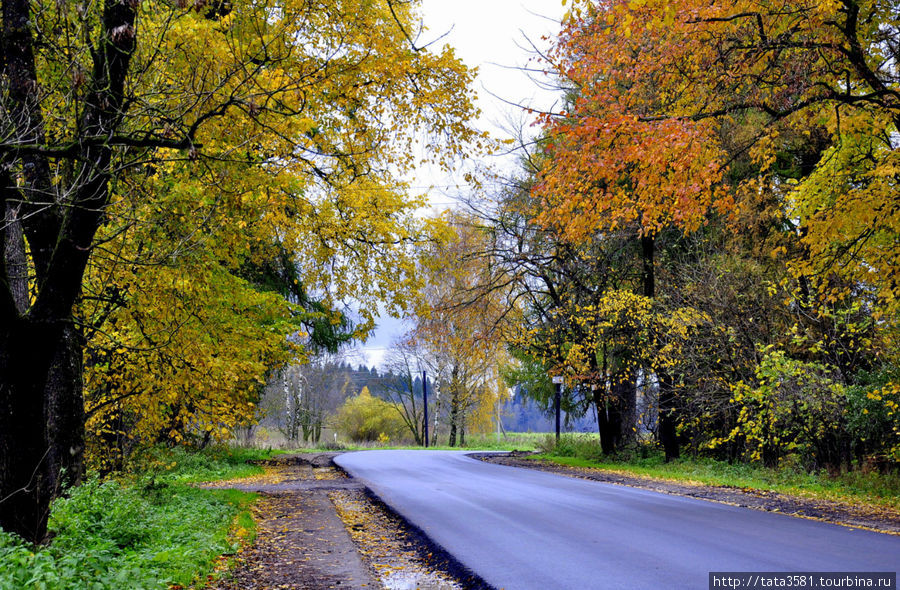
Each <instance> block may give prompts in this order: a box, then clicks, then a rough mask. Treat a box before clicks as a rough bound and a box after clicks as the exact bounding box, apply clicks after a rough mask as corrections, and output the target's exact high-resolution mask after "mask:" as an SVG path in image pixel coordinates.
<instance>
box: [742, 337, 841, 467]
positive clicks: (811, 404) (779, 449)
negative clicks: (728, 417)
mask: <svg viewBox="0 0 900 590" xmlns="http://www.w3.org/2000/svg"><path fill="white" fill-rule="evenodd" d="M764 352H765V354H764V356H763V358H762V361H761V362H760V364H759V366H758V367H757V369H756V385H755V386H751V385H747V384H745V383H743V382H741V383H738V384H737V385H735V386H734V387H733V399H732V402H733V403H734V404H736V405H737V407H738V408H739V413H738V418H737V426H736V427H735V428H734V430H733V431H732V432H731V433H730V435H729V436H728V437H727V439H725V440H727V441H731V442H733V441H735V440H743V441H745V444H746V448H747V451H748V453H749V456H750V459H751V460H753V461H762V463H763V464H764V465H766V466H767V467H775V466H777V465H778V463H779V461H781V460H782V459H783V458H785V457H791V458H792V459H793V460H795V461H798V462H800V463H802V464H803V465H804V466H806V467H808V468H813V469H815V468H821V467H832V468H837V467H841V466H849V464H850V459H851V449H852V439H851V436H850V434H849V432H848V430H847V420H846V416H845V414H846V409H845V407H846V401H847V391H846V387H845V386H844V385H843V384H842V383H840V382H839V381H837V380H836V379H834V378H833V376H832V374H831V371H829V369H828V368H827V367H826V366H824V365H822V364H820V363H815V362H804V361H799V360H795V359H792V358H789V357H788V356H787V355H785V353H784V352H782V351H778V350H773V349H766V350H765V351H764Z"/></svg>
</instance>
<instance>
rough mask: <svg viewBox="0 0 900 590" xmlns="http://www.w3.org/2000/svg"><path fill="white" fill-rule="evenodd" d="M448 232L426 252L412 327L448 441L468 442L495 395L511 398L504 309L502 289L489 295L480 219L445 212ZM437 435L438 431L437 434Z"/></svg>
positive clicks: (492, 408)
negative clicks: (505, 375)
mask: <svg viewBox="0 0 900 590" xmlns="http://www.w3.org/2000/svg"><path fill="white" fill-rule="evenodd" d="M448 217H449V220H448V222H449V223H448V227H449V229H450V234H449V236H448V237H447V238H446V240H445V242H444V243H440V244H436V245H434V246H433V247H432V248H431V249H429V250H427V251H426V252H424V253H423V256H422V265H421V270H422V272H423V274H424V275H425V276H426V277H427V278H426V286H425V288H424V290H423V293H422V301H421V302H420V305H419V308H418V310H417V314H416V318H415V322H416V323H415V327H414V329H413V333H414V338H415V343H416V346H417V348H418V349H419V350H420V351H421V352H420V354H421V357H422V360H423V363H424V365H426V366H427V369H428V373H429V374H430V375H432V376H433V377H432V378H433V379H434V381H435V384H436V390H437V391H436V393H439V394H440V395H443V396H446V397H447V399H446V404H447V406H448V410H449V417H448V422H449V435H448V442H449V445H450V446H451V447H452V446H456V445H457V444H460V445H464V444H465V435H466V432H467V430H469V429H473V428H477V427H479V426H481V425H484V424H486V423H489V421H490V415H491V413H492V412H494V411H495V410H496V403H495V402H496V401H497V400H498V398H500V397H502V396H504V395H506V388H505V386H504V385H503V382H502V378H501V376H500V367H501V366H502V365H503V364H504V363H505V361H506V354H505V350H504V345H503V340H502V337H501V335H502V333H503V332H502V328H503V324H502V322H503V318H504V315H505V314H504V312H505V311H506V309H505V308H504V306H503V305H502V297H501V294H500V293H499V292H497V293H494V294H493V296H490V295H488V296H485V294H484V293H482V292H481V290H480V288H479V287H480V285H482V284H485V282H486V278H487V277H486V275H487V273H488V267H487V260H486V259H485V258H484V257H480V256H476V255H473V253H477V252H481V251H483V249H484V239H485V238H486V233H485V231H484V228H483V227H480V226H479V224H478V223H477V221H476V220H474V219H472V218H470V217H466V216H465V215H463V214H454V213H451V214H448ZM435 435H436V433H435Z"/></svg>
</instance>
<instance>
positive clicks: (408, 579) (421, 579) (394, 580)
mask: <svg viewBox="0 0 900 590" xmlns="http://www.w3.org/2000/svg"><path fill="white" fill-rule="evenodd" d="M381 583H382V584H384V587H385V589H386V590H456V589H457V588H461V586H460V585H459V584H456V583H455V582H448V581H446V580H441V579H437V578H435V576H433V575H430V574H427V573H421V572H418V573H417V572H394V573H392V574H388V575H387V576H384V577H382V578H381Z"/></svg>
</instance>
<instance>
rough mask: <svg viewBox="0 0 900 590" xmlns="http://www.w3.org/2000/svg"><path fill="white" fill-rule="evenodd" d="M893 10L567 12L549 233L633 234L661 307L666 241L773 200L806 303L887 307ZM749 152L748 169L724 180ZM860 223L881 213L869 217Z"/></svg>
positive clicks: (744, 6)
mask: <svg viewBox="0 0 900 590" xmlns="http://www.w3.org/2000/svg"><path fill="white" fill-rule="evenodd" d="M892 10H893V8H892V7H890V6H888V5H885V4H879V3H874V2H855V1H850V0H848V1H835V2H808V3H800V4H796V3H792V4H790V5H787V4H785V3H783V2H761V3H760V2H746V3H741V2H737V3H735V2H728V3H724V2H714V3H699V2H695V1H693V0H685V1H683V2H674V3H673V2H654V1H650V2H648V1H643V0H639V1H628V2H625V1H621V2H619V1H617V2H609V3H597V2H590V1H583V2H582V1H575V2H573V3H571V14H570V18H569V19H568V20H567V23H566V27H565V30H564V32H563V34H562V35H561V37H560V39H559V43H558V45H557V47H556V49H555V51H554V52H553V53H552V55H551V58H550V61H551V65H552V69H553V71H554V72H555V73H556V74H557V75H558V76H560V77H561V78H562V79H565V80H566V81H567V82H568V84H569V85H571V86H572V87H573V88H574V92H573V96H574V100H573V101H572V104H571V105H570V107H569V108H567V109H566V110H565V112H563V113H560V114H558V115H550V116H548V117H547V118H546V121H545V130H546V132H547V134H548V140H549V142H550V147H549V152H550V154H551V157H550V158H549V160H548V162H549V164H548V166H547V167H546V168H545V170H544V171H543V173H542V178H541V181H540V183H539V184H538V185H537V187H536V193H537V194H539V195H540V196H541V197H542V198H543V199H545V202H546V203H547V205H548V210H547V212H546V214H545V221H546V223H548V224H556V225H558V226H559V227H561V228H562V231H564V232H565V233H566V234H567V235H569V236H571V237H572V238H573V239H576V240H577V239H581V238H583V237H584V236H587V235H590V233H591V232H595V231H601V232H602V231H609V230H610V229H612V228H616V227H621V226H622V225H623V224H626V223H634V224H636V227H637V229H638V235H639V236H640V239H641V241H642V244H643V246H644V252H645V260H646V261H647V264H646V267H647V270H648V272H647V273H646V277H647V278H646V280H645V289H644V294H645V295H647V296H654V295H655V293H656V291H657V288H656V287H657V286H656V284H655V281H653V280H652V278H653V274H652V270H653V263H654V260H653V253H654V250H655V248H654V247H653V246H654V243H653V239H654V237H655V236H656V235H658V232H659V231H660V230H661V229H663V228H666V227H671V228H674V229H677V230H679V231H681V232H685V233H690V232H693V231H696V230H697V229H698V228H700V227H701V226H702V225H703V224H704V223H705V222H706V221H708V220H709V219H710V216H711V214H715V213H719V214H726V213H727V214H728V216H729V217H730V218H732V219H740V218H741V216H742V215H744V214H745V213H746V212H747V211H746V210H747V208H748V207H754V206H756V205H757V204H759V203H760V202H761V199H760V198H759V196H760V195H765V196H766V197H767V198H768V197H771V200H772V201H773V202H776V203H777V204H778V205H779V206H780V208H781V210H782V213H783V214H784V218H785V219H786V220H790V221H791V223H787V224H785V225H786V226H787V227H790V226H791V225H793V226H794V227H795V230H796V236H797V238H799V241H800V242H801V244H802V247H801V248H799V249H795V250H794V252H796V253H797V256H796V257H795V258H794V259H793V260H792V261H791V268H792V271H793V272H794V274H795V277H796V280H797V282H798V291H797V293H796V297H797V300H798V305H800V306H801V307H803V308H805V309H809V308H810V306H817V305H820V304H821V303H822V301H825V302H826V304H827V303H836V302H843V303H846V304H849V305H850V306H851V307H852V303H851V302H849V301H848V300H847V296H848V295H850V298H851V299H852V298H853V297H854V295H852V294H853V293H854V289H855V287H854V285H864V284H869V285H872V286H873V287H874V288H875V289H876V290H877V293H878V298H879V302H878V306H884V307H885V308H886V309H891V308H892V306H893V303H892V301H893V299H894V296H893V294H892V293H893V291H892V289H893V287H892V286H891V285H892V283H891V281H890V280H886V279H885V277H889V276H892V274H894V273H893V268H892V266H891V264H892V262H891V261H892V260H893V261H894V262H896V260H897V257H896V252H893V251H892V250H891V248H890V247H888V246H886V244H887V243H889V242H890V241H891V239H892V238H890V237H889V236H891V235H894V233H893V232H895V229H894V228H895V223H894V219H893V214H892V213H891V211H893V208H891V207H889V206H887V204H886V203H887V202H886V201H884V199H885V198H887V199H888V200H890V197H889V196H888V195H890V194H891V190H892V189H890V188H889V186H888V185H891V186H892V184H891V183H893V182H895V180H891V179H895V176H896V175H895V174H894V173H893V172H892V171H891V170H892V166H893V165H892V164H890V162H891V158H892V156H893V153H894V152H895V151H896V149H895V140H896V129H897V122H898V118H897V112H898V111H897V108H898V102H897V82H898V80H897V77H896V73H895V72H894V71H893V70H892V68H891V66H890V65H889V64H892V63H893V62H894V61H895V59H896V52H897V44H896V43H895V42H894V41H893V40H894V39H896V33H897V31H896V24H895V23H893V22H892V21H891V14H892V12H891V11H892ZM786 138H791V139H790V141H794V142H796V143H797V144H801V145H803V147H804V148H805V149H793V147H790V146H789V142H788V141H786ZM729 143H730V144H732V145H731V146H729V145H727V144H729ZM735 144H739V145H735ZM729 147H730V148H733V149H728V148H729ZM786 148H788V149H786ZM744 154H746V155H749V158H745V159H744V160H745V162H748V163H749V164H750V165H749V166H748V167H747V168H746V169H745V170H743V171H741V173H740V174H737V175H732V174H731V172H732V171H733V165H734V164H735V163H736V161H735V160H736V156H740V155H744ZM864 154H865V155H864ZM785 156H790V157H794V158H795V159H794V160H790V159H789V158H786V157H785ZM851 162H856V163H858V164H860V165H855V164H851ZM730 165H731V166H732V168H730ZM839 169H840V170H841V174H837V171H838V170H839ZM726 181H727V182H726ZM885 183H887V184H885ZM862 187H865V188H862ZM857 188H860V189H861V190H862V191H864V192H865V197H862V196H861V193H860V192H857ZM863 199H865V200H863ZM732 203H735V204H736V206H734V207H733V206H732ZM837 211H842V212H843V211H851V212H852V213H851V214H843V213H841V214H839V215H838V214H836V212H837ZM870 211H879V212H883V214H881V213H879V214H877V215H878V220H877V222H876V220H875V219H874V218H871V217H869V215H870V213H868V212H870ZM745 218H746V217H745ZM793 221H796V222H797V223H793ZM743 230H744V228H741V229H740V231H743ZM775 248H776V251H778V250H777V247H775ZM781 252H782V253H783V252H784V251H783V250H782V251H781ZM804 293H806V294H804ZM817 293H818V294H819V295H820V296H821V298H820V299H819V300H818V301H813V300H811V299H810V295H813V296H815V295H816V294H817ZM856 293H858V291H856ZM801 299H805V301H801ZM816 313H818V312H816ZM891 321H892V320H891ZM822 324H824V322H822ZM661 377H665V378H661V379H660V383H661V385H663V386H664V388H665V385H666V382H667V381H669V376H666V375H662V376H661ZM666 418H667V412H665V411H664V412H663V413H662V415H661V419H662V420H663V421H664V422H665V420H666ZM670 426H671V423H670ZM666 438H668V437H666ZM674 451H675V447H672V446H668V447H667V454H668V455H671V454H672V452H674Z"/></svg>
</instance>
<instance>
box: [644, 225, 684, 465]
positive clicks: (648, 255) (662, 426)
mask: <svg viewBox="0 0 900 590" xmlns="http://www.w3.org/2000/svg"><path fill="white" fill-rule="evenodd" d="M655 252H656V240H655V239H654V237H653V236H652V235H647V234H645V235H643V236H641V260H642V262H643V270H644V296H645V297H647V298H649V299H655V297H656V276H655V268H654V267H655V261H654V255H655ZM656 338H657V337H656V336H655V335H654V340H656ZM657 380H658V382H659V442H660V443H661V444H662V446H663V450H664V451H665V454H666V461H671V460H672V459H677V458H678V457H679V456H680V454H681V451H680V448H679V443H678V433H677V430H676V426H677V423H678V417H677V414H676V412H677V408H676V404H675V392H674V390H673V387H672V378H671V376H670V375H668V374H667V373H666V372H665V371H662V370H660V371H658V372H657Z"/></svg>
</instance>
